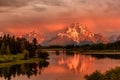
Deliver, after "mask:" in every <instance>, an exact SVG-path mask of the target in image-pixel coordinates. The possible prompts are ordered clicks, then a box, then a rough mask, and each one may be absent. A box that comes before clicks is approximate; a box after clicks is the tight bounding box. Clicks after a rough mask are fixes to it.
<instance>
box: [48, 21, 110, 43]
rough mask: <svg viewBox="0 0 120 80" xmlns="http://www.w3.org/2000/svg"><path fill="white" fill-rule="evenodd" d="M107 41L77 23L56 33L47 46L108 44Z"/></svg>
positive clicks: (100, 35)
mask: <svg viewBox="0 0 120 80" xmlns="http://www.w3.org/2000/svg"><path fill="white" fill-rule="evenodd" d="M108 42H109V40H108V39H107V38H106V37H104V36H103V35H102V34H95V33H92V32H90V31H89V30H88V29H87V27H86V26H82V25H80V24H79V23H73V24H71V25H70V26H68V27H67V29H65V31H63V32H60V33H58V35H57V36H55V37H54V38H52V39H51V40H50V41H48V44H49V45H69V44H75V45H82V44H91V43H108Z"/></svg>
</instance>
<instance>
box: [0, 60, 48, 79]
mask: <svg viewBox="0 0 120 80" xmlns="http://www.w3.org/2000/svg"><path fill="white" fill-rule="evenodd" d="M48 65H49V62H47V61H43V62H36V63H26V64H19V65H12V66H6V67H2V68H0V77H4V78H5V80H11V78H12V77H16V76H20V75H25V76H27V77H28V78H30V77H31V76H32V75H37V74H41V71H42V69H44V68H45V67H47V66H48Z"/></svg>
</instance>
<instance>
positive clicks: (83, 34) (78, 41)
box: [0, 23, 120, 46]
mask: <svg viewBox="0 0 120 80" xmlns="http://www.w3.org/2000/svg"><path fill="white" fill-rule="evenodd" d="M4 34H5V33H3V32H0V37H3V36H4ZM16 36H17V37H23V38H26V39H27V40H28V41H29V42H32V40H33V38H36V39H37V40H38V43H40V44H42V45H43V46H50V45H62V46H65V45H84V44H94V43H95V44H96V43H104V44H106V43H109V42H115V41H118V40H120V35H112V36H110V37H109V38H107V37H105V36H104V35H103V34H97V33H94V32H91V31H89V30H88V29H87V27H86V26H82V25H80V24H79V23H73V24H70V25H69V26H68V27H67V28H65V29H63V30H61V31H60V32H58V34H57V35H55V36H54V37H53V38H51V39H50V40H45V39H44V37H43V36H42V35H41V34H40V33H37V32H35V31H32V32H29V33H26V34H23V35H16Z"/></svg>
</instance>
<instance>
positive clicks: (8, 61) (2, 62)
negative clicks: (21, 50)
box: [0, 54, 44, 67]
mask: <svg viewBox="0 0 120 80" xmlns="http://www.w3.org/2000/svg"><path fill="white" fill-rule="evenodd" d="M36 61H44V60H43V59H40V58H37V57H34V58H28V59H26V60H25V59H24V55H23V54H17V55H0V67H4V66H7V65H9V66H10V65H16V64H24V63H33V62H36Z"/></svg>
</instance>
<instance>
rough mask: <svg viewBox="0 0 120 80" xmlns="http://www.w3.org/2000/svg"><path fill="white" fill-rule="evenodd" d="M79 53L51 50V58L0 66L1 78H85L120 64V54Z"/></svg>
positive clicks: (78, 79) (77, 79) (34, 79)
mask: <svg viewBox="0 0 120 80" xmlns="http://www.w3.org/2000/svg"><path fill="white" fill-rule="evenodd" d="M89 54H90V53H86V55H82V54H79V53H77V52H74V51H49V55H50V56H49V58H50V59H49V60H48V61H45V62H36V63H29V64H21V65H13V66H6V67H0V80H85V79H84V76H85V75H87V74H91V73H93V72H94V71H96V70H98V71H100V72H102V73H103V72H105V71H106V70H110V69H111V68H115V67H116V66H120V55H118V53H117V54H116V55H113V54H115V53H113V54H108V53H107V54H106V55H103V54H100V53H99V54H98V53H95V54H92V55H89Z"/></svg>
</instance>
